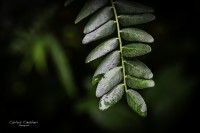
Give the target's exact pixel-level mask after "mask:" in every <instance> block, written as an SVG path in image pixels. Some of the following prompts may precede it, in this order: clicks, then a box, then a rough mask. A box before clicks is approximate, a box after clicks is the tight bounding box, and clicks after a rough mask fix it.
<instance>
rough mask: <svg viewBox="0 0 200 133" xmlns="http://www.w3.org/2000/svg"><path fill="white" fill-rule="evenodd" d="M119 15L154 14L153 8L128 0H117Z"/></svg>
mask: <svg viewBox="0 0 200 133" xmlns="http://www.w3.org/2000/svg"><path fill="white" fill-rule="evenodd" d="M115 5H116V8H117V12H118V13H119V14H135V13H149V12H154V10H153V9H152V8H151V7H148V6H145V5H142V4H139V3H136V2H133V1H128V0H117V1H116V2H115Z"/></svg>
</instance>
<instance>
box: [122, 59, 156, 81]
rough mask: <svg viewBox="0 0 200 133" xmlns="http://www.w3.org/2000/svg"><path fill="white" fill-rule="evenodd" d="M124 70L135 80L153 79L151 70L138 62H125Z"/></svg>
mask: <svg viewBox="0 0 200 133" xmlns="http://www.w3.org/2000/svg"><path fill="white" fill-rule="evenodd" d="M125 70H126V73H127V74H128V75H130V76H134V77H137V78H143V79H151V78H152V77H153V73H152V72H151V70H150V69H149V68H148V67H147V66H146V65H145V64H144V63H142V62H141V61H139V60H134V61H128V60H127V61H125Z"/></svg>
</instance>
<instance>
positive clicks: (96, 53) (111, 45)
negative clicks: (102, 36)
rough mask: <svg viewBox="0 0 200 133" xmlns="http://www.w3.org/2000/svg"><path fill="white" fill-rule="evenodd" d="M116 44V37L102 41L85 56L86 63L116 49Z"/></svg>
mask: <svg viewBox="0 0 200 133" xmlns="http://www.w3.org/2000/svg"><path fill="white" fill-rule="evenodd" d="M117 46H118V40H117V38H112V39H109V40H107V41H105V42H103V43H101V44H100V45H99V46H97V47H96V48H95V49H93V50H92V51H91V52H90V53H89V55H88V56H87V58H86V61H85V62H86V63H89V62H91V61H93V60H95V59H97V58H99V57H101V56H103V55H105V54H107V53H109V52H110V51H112V50H114V49H116V48H117Z"/></svg>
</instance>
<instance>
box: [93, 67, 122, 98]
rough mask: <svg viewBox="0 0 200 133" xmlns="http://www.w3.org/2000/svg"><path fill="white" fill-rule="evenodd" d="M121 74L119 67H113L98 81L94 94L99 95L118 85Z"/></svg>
mask: <svg viewBox="0 0 200 133" xmlns="http://www.w3.org/2000/svg"><path fill="white" fill-rule="evenodd" d="M122 78H123V75H122V71H121V67H115V68H113V69H111V70H110V71H108V72H107V73H106V74H105V75H104V76H103V78H102V79H101V80H100V81H99V84H98V85H97V89H96V96H97V97H101V96H102V95H104V94H105V93H107V92H108V91H110V90H111V89H113V87H115V86H116V85H118V84H119V83H120V82H121V81H122Z"/></svg>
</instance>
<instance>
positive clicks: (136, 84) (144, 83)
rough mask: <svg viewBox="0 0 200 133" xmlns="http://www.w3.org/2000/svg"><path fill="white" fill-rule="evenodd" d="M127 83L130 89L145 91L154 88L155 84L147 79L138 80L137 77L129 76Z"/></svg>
mask: <svg viewBox="0 0 200 133" xmlns="http://www.w3.org/2000/svg"><path fill="white" fill-rule="evenodd" d="M126 83H127V85H128V86H129V87H131V88H133V89H144V88H149V87H154V85H155V83H154V81H153V80H149V79H148V80H147V79H138V78H135V77H131V76H129V75H128V76H127V77H126Z"/></svg>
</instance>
